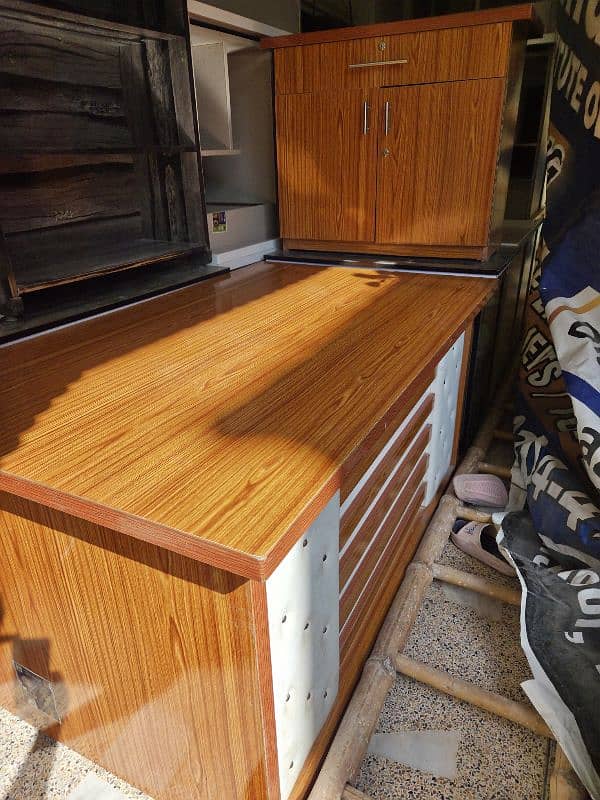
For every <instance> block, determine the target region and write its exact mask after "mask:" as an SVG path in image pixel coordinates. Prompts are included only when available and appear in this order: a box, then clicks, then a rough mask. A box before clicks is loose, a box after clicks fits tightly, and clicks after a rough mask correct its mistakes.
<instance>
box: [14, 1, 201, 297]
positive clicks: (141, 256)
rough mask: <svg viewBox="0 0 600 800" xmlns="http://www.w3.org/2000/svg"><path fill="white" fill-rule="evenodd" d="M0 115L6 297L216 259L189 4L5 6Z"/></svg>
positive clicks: (98, 3) (26, 4) (82, 2)
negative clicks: (185, 257) (165, 263)
mask: <svg viewBox="0 0 600 800" xmlns="http://www.w3.org/2000/svg"><path fill="white" fill-rule="evenodd" d="M94 15H96V16H94ZM0 114H1V116H2V122H3V124H2V126H0V153H1V154H2V155H1V156H0V176H1V178H2V189H1V191H0V230H1V232H2V239H1V240H0V270H1V274H2V276H3V278H4V287H3V289H4V298H0V302H1V301H2V299H4V301H5V302H6V301H9V303H10V301H11V300H12V301H13V304H14V301H15V299H16V300H17V301H18V298H19V297H20V296H21V295H23V294H26V293H27V292H31V291H38V290H40V289H43V288H45V287H47V286H53V285H57V284H61V283H67V282H70V281H74V280H82V279H84V278H86V277H94V276H97V275H98V274H103V273H107V272H112V271H118V270H123V269H127V268H133V267H136V266H140V265H142V264H149V263H153V262H157V261H162V260H165V259H171V258H177V257H179V256H181V255H182V254H189V253H196V254H198V255H199V259H200V261H202V260H203V261H204V262H208V261H209V260H210V252H209V247H208V231H207V228H206V215H205V212H204V200H203V193H202V174H201V162H200V155H199V150H200V148H199V138H198V125H197V119H196V111H195V99H194V93H193V84H192V79H191V67H190V50H189V32H188V23H187V16H186V8H185V4H184V3H183V2H181V0H167V1H166V2H164V3H163V2H158V0H155V2H143V3H142V2H141V0H139V1H138V2H116V0H87V1H86V0H79V2H75V0H68V2H56V3H24V2H18V1H17V0H11V2H0Z"/></svg>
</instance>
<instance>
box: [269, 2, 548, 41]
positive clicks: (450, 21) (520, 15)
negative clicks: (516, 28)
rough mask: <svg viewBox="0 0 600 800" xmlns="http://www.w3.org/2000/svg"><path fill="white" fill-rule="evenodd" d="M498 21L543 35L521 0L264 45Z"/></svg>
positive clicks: (533, 14)
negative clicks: (511, 23)
mask: <svg viewBox="0 0 600 800" xmlns="http://www.w3.org/2000/svg"><path fill="white" fill-rule="evenodd" d="M497 22H524V23H529V24H530V26H531V28H532V29H533V30H535V31H536V32H537V33H539V34H540V35H541V33H542V23H541V21H540V18H539V16H538V14H537V12H536V9H535V4H534V3H521V4H520V5H515V6H502V7H501V8H487V9H484V10H483V11H464V12H461V13H460V14H444V15H442V16H439V17H422V18H420V19H406V20H398V21H396V22H383V23H379V24H376V25H357V26H355V27H349V28H332V29H330V30H324V31H311V32H309V33H297V34H290V35H288V36H275V37H266V38H264V39H261V42H260V46H261V47H262V48H264V49H265V50H275V49H277V48H279V47H296V46H298V45H307V44H324V43H326V42H340V41H345V40H348V39H368V38H370V37H373V36H388V35H395V34H399V33H419V32H421V31H435V30H440V29H442V28H462V27H467V26H469V25H489V24H493V23H497Z"/></svg>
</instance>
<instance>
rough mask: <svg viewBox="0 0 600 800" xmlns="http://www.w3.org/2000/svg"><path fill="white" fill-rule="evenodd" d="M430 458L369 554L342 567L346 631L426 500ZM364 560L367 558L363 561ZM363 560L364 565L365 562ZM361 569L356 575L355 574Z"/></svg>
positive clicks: (352, 557)
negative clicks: (386, 557)
mask: <svg viewBox="0 0 600 800" xmlns="http://www.w3.org/2000/svg"><path fill="white" fill-rule="evenodd" d="M427 461H428V459H427V456H423V458H422V459H421V461H420V462H419V464H418V465H417V467H416V470H415V472H414V474H413V476H412V477H411V478H410V479H409V482H408V484H407V485H406V488H405V489H404V491H403V492H402V493H401V494H400V496H399V497H398V498H397V500H396V501H395V503H394V504H393V506H392V508H391V511H390V513H389V516H388V518H387V519H386V521H385V523H384V524H383V527H382V529H381V530H380V531H379V533H378V535H377V538H376V539H374V540H372V541H371V542H370V543H369V544H370V546H369V548H368V550H367V551H366V553H363V552H361V551H360V550H359V551H358V552H353V553H347V554H346V555H347V558H346V559H345V560H344V559H342V561H341V563H340V584H341V585H342V586H343V588H342V591H341V596H340V627H341V628H343V627H344V625H345V623H346V621H347V619H348V617H349V616H350V614H351V613H352V609H353V608H354V606H355V605H356V603H357V602H358V600H359V599H360V596H361V594H362V593H363V591H364V587H365V585H366V584H367V583H368V580H369V576H370V575H371V574H372V573H373V571H374V570H375V567H376V566H377V564H378V563H379V559H380V558H381V556H382V554H383V553H384V551H385V550H386V549H387V548H388V547H389V546H390V542H391V541H392V540H393V538H394V536H396V534H397V532H398V531H399V529H402V528H403V527H404V526H405V524H406V522H407V520H409V519H410V518H411V516H413V514H415V513H416V512H417V509H418V508H419V506H420V505H421V503H422V502H423V497H424V496H425V487H424V486H421V482H422V480H423V478H424V476H425V472H426V470H427ZM363 556H364V557H363ZM361 559H362V561H361ZM357 564H358V565H359V566H358V569H357V570H356V572H355V573H354V575H352V570H353V569H355V568H356V565H357Z"/></svg>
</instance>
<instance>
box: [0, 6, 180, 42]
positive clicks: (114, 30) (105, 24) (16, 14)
mask: <svg viewBox="0 0 600 800" xmlns="http://www.w3.org/2000/svg"><path fill="white" fill-rule="evenodd" d="M74 5H75V4H74ZM1 13H2V15H3V16H4V17H9V18H10V17H12V18H17V19H23V16H24V14H27V15H29V16H30V17H31V18H33V19H35V21H36V22H37V23H41V24H47V25H53V26H55V25H57V23H58V24H59V25H60V26H61V27H62V28H64V29H65V30H73V31H75V32H77V33H81V32H83V33H92V34H96V35H101V36H110V37H111V38H113V39H119V38H120V39H125V40H127V41H132V40H133V41H139V40H140V39H163V40H173V39H175V40H177V39H179V40H180V39H182V38H183V37H184V33H183V31H182V32H181V33H169V32H166V31H161V30H158V29H156V28H148V27H144V26H140V25H131V24H128V23H124V22H118V21H116V20H111V19H108V18H107V19H102V18H100V17H93V16H91V15H88V14H81V13H77V12H76V11H68V10H65V9H63V8H57V7H53V6H52V5H51V4H50V3H48V4H47V5H42V4H41V3H29V2H27V1H26V0H2V8H1Z"/></svg>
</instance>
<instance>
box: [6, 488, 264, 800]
mask: <svg viewBox="0 0 600 800" xmlns="http://www.w3.org/2000/svg"><path fill="white" fill-rule="evenodd" d="M0 531H1V538H0V542H1V557H2V580H1V582H0V619H1V630H0V704H1V705H2V706H4V707H5V708H8V709H9V710H10V711H12V712H13V713H16V714H17V715H18V716H20V717H22V718H24V719H26V720H27V721H29V722H32V723H33V724H35V725H37V726H39V727H41V728H43V729H44V730H45V732H46V733H48V734H49V735H50V736H52V737H53V738H55V739H58V740H59V741H61V742H64V743H65V744H67V745H68V746H69V747H71V748H73V749H74V750H76V751H77V752H79V753H82V754H83V755H85V756H87V757H88V758H90V759H91V760H92V761H94V762H96V763H98V764H100V765H101V766H103V767H105V768H106V769H108V770H109V771H111V772H113V773H114V774H116V775H118V776H119V777H121V778H124V779H125V780H126V781H128V782H129V783H131V784H133V785H134V786H137V787H138V788H140V789H142V790H143V791H145V792H147V793H148V794H149V795H150V796H151V797H153V798H156V800H167V798H168V800H184V799H185V800H190V799H194V800H196V799H197V800H222V798H224V797H226V798H231V799H232V800H235V799H236V798H239V800H242V799H243V800H246V798H250V797H251V798H257V800H259V799H260V798H267V796H268V794H267V789H266V778H265V758H264V744H263V741H264V740H263V736H262V734H261V724H262V723H261V710H260V697H259V687H258V676H257V668H256V659H257V654H256V643H255V634H254V630H255V628H254V625H253V624H252V613H253V612H252V599H251V591H250V584H249V582H248V581H247V580H245V579H243V578H239V577H236V576H234V575H231V574H230V573H227V572H224V571H222V570H218V569H214V568H211V567H208V566H206V565H203V564H201V563H199V562H196V561H193V560H191V559H187V558H184V557H182V556H179V555H177V554H175V553H171V552H169V551H167V550H163V549H160V548H157V547H153V546H152V545H149V544H147V543H145V542H141V541H138V540H135V539H133V538H130V537H128V536H122V535H120V534H118V533H115V532H113V531H110V530H108V529H106V528H102V527H100V526H97V525H93V524H92V523H89V522H86V521H83V520H80V519H76V518H74V517H71V516H69V515H66V514H62V513H59V512H56V511H54V510H51V509H48V508H46V507H43V506H41V505H37V504H35V503H31V502H29V501H26V500H23V499H20V498H16V497H14V496H12V495H9V494H6V493H0ZM13 662H17V663H18V664H21V665H23V666H24V667H26V668H27V669H28V670H31V671H32V672H33V673H35V674H36V675H39V676H41V677H42V678H43V679H45V681H48V682H49V684H50V686H51V692H49V690H48V684H46V683H41V684H39V685H38V689H39V694H38V705H40V706H42V707H43V708H44V710H38V709H37V708H36V706H35V704H34V703H32V701H31V692H30V693H29V697H28V696H27V694H26V693H25V691H24V690H23V689H22V688H21V687H20V685H19V684H18V683H17V682H16V680H15V670H14V666H13ZM31 681H33V683H34V684H35V679H31V678H30V683H31ZM52 694H53V698H52V696H51V695H52ZM53 717H57V718H58V719H56V720H55V719H53Z"/></svg>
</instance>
